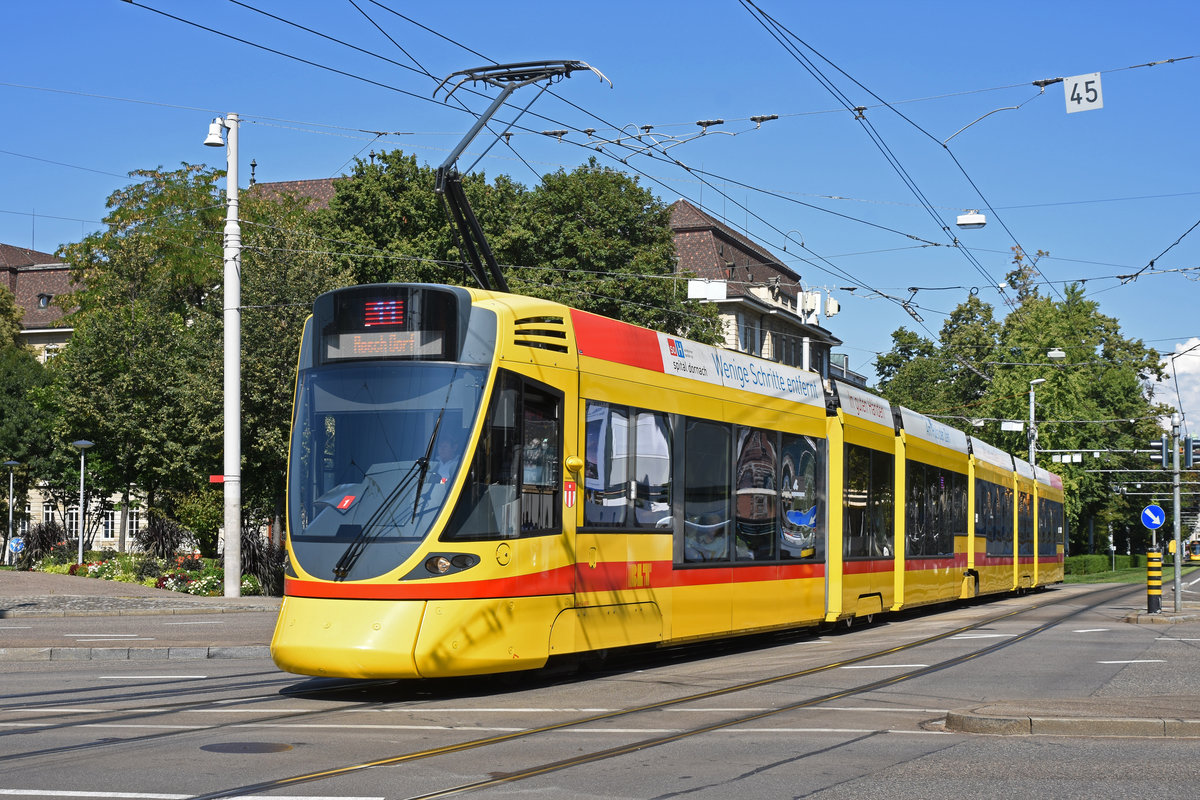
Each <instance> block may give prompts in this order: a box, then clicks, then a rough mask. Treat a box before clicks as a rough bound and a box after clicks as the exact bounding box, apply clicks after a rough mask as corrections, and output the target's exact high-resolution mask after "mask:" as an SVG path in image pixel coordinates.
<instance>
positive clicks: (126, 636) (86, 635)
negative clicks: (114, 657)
mask: <svg viewBox="0 0 1200 800" xmlns="http://www.w3.org/2000/svg"><path fill="white" fill-rule="evenodd" d="M63 636H68V637H74V638H76V639H79V638H84V639H92V638H95V637H97V636H109V637H112V638H114V639H132V638H134V637H135V636H137V634H136V633H64V634H63Z"/></svg>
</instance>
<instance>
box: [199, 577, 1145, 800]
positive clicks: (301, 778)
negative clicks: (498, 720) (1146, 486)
mask: <svg viewBox="0 0 1200 800" xmlns="http://www.w3.org/2000/svg"><path fill="white" fill-rule="evenodd" d="M1131 591H1132V590H1131V588H1130V587H1128V586H1118V587H1106V588H1104V589H1100V590H1096V591H1093V592H1091V593H1089V594H1088V595H1086V597H1085V598H1072V599H1086V602H1084V603H1081V604H1079V605H1078V606H1077V607H1073V608H1071V609H1070V610H1068V611H1066V612H1064V613H1062V614H1058V615H1056V616H1055V617H1054V618H1052V619H1050V620H1049V621H1047V622H1044V623H1041V624H1039V625H1037V626H1035V627H1033V628H1030V629H1029V630H1027V631H1025V632H1024V633H1021V634H1015V635H1013V636H1010V637H1006V638H1005V639H1004V640H1002V641H997V642H994V643H991V644H988V645H986V646H983V647H979V648H977V649H974V650H972V651H970V652H968V653H963V654H961V655H958V656H955V657H953V658H949V659H943V660H941V661H939V662H938V663H936V664H931V665H928V666H923V667H919V668H913V669H909V670H906V671H904V672H902V673H900V674H897V675H892V676H889V677H887V678H883V679H879V680H875V681H869V682H864V683H861V684H857V685H855V686H852V687H848V688H845V689H839V690H836V691H832V692H827V693H824V694H821V695H818V696H815V697H810V698H807V699H804V700H799V701H796V702H792V703H787V704H785V705H782V706H778V707H775V708H771V709H766V710H761V711H755V712H752V713H742V714H735V715H733V716H730V717H728V718H726V719H723V720H719V721H716V722H712V723H707V724H704V725H697V726H692V727H689V728H686V729H681V730H679V731H674V732H670V733H665V734H660V735H656V736H651V737H647V738H644V739H640V740H638V741H634V742H630V743H627V744H624V745H618V746H615V747H607V748H601V749H596V750H592V751H590V752H584V753H580V754H578V755H575V756H571V757H568V758H565V759H560V760H555V761H547V762H544V763H541V764H535V765H532V766H529V767H525V768H521V769H517V770H513V771H510V772H506V773H503V774H498V775H491V776H489V777H487V778H484V779H481V780H477V781H472V782H468V783H462V784H459V785H456V786H452V787H448V788H444V789H439V790H436V791H433V792H428V793H423V794H418V795H413V796H411V797H409V798H407V800H432V798H440V797H450V796H454V795H459V794H466V793H469V792H474V791H478V790H482V789H485V788H489V787H495V786H500V785H504V784H512V783H516V782H519V781H522V780H528V779H531V778H535V777H538V776H541V775H546V774H549V773H552V772H557V771H561V770H566V769H571V768H573V767H578V766H583V765H587V764H594V763H597V762H600V761H604V760H607V759H612V758H618V757H621V756H624V755H629V754H632V753H636V752H639V751H642V750H647V749H650V748H654V747H659V746H662V745H666V744H670V743H672V742H678V741H680V740H683V739H688V738H691V737H694V736H700V735H703V734H706V733H712V732H715V731H719V730H724V729H727V728H732V727H735V726H738V725H744V724H747V723H752V722H756V721H760V720H765V719H769V718H771V717H775V716H778V715H781V714H786V713H790V712H794V711H798V710H802V709H806V708H812V707H815V706H820V705H822V704H825V703H829V702H832V701H835V700H841V699H845V698H848V697H853V696H856V695H861V694H866V693H869V692H872V691H876V690H879V689H883V688H887V687H889V686H894V685H896V684H900V683H904V682H906V681H910V680H913V679H916V678H920V677H923V676H926V675H929V674H932V673H935V672H939V671H941V670H945V669H949V668H951V667H955V666H959V665H961V664H965V663H967V662H969V661H972V660H975V659H978V658H981V657H983V656H986V655H989V654H992V653H995V652H997V651H999V650H1002V649H1004V648H1007V647H1010V646H1012V645H1014V644H1016V643H1018V642H1021V641H1024V640H1025V639H1028V638H1030V637H1032V636H1036V635H1037V634H1039V633H1041V632H1043V631H1045V630H1047V629H1049V628H1052V627H1054V626H1056V625H1059V624H1061V623H1063V622H1065V621H1067V620H1069V619H1071V618H1073V617H1075V616H1078V615H1080V614H1082V613H1085V612H1087V611H1089V610H1091V609H1093V608H1096V607H1097V606H1100V605H1103V604H1105V603H1107V602H1110V601H1111V600H1112V599H1113V598H1115V597H1119V596H1121V595H1123V594H1128V593H1130V592H1131ZM1057 603H1058V601H1054V600H1052V601H1051V602H1043V603H1034V604H1031V605H1029V606H1025V607H1022V608H1018V609H1013V610H1009V611H1005V612H1003V613H998V614H994V615H990V616H988V617H986V618H984V619H981V620H978V621H976V622H973V623H971V624H969V625H963V626H959V627H957V628H954V629H952V630H948V631H943V632H940V633H937V634H933V635H930V636H925V637H922V638H920V639H916V640H913V641H911V642H905V643H903V644H899V645H895V646H892V647H887V648H882V649H879V650H875V651H873V652H869V653H863V654H860V655H856V656H852V657H850V658H845V659H839V660H836V661H830V662H827V663H824V664H820V665H816V666H812V667H806V668H804V669H800V670H795V671H790V672H787V673H783V674H779V675H772V676H768V677H764V678H757V679H754V680H750V681H743V682H740V683H736V684H731V685H729V686H723V687H720V688H716V689H709V690H705V691H702V692H695V693H691V694H688V695H683V696H679V697H674V698H669V699H666V700H661V701H656V702H653V703H646V704H642V705H638V706H633V707H629V708H624V709H619V710H615V711H604V712H600V713H595V714H588V715H584V716H580V717H576V718H573V719H570V720H563V721H560V722H555V723H551V724H547V725H540V726H536V727H531V728H525V729H522V730H520V731H513V732H508V733H503V734H498V735H495V736H486V737H480V738H476V739H471V740H468V741H464V742H459V743H455V744H450V745H443V746H439V747H433V748H428V749H425V750H419V751H413V752H410V753H402V754H398V755H394V756H386V757H383V758H374V759H368V760H364V761H362V762H359V763H356V764H347V765H344V766H341V767H335V768H328V769H322V770H316V771H313V772H309V773H304V774H298V775H293V776H289V777H286V778H279V779H272V780H266V781H260V782H255V783H250V784H245V785H241V786H237V787H232V788H229V789H224V790H221V791H216V792H208V793H204V794H198V795H194V796H193V797H192V798H191V800H217V799H218V798H226V797H237V796H241V795H248V794H255V795H258V794H262V793H264V792H269V791H274V790H280V789H285V788H289V787H295V786H298V785H302V784H308V783H317V782H321V781H327V780H332V779H335V778H339V777H345V776H349V775H352V774H354V773H358V772H362V771H365V770H370V769H377V768H380V767H393V766H398V765H401V764H405V763H410V762H414V761H418V760H424V759H430V758H436V757H440V756H447V755H451V754H455V753H462V752H466V751H470V750H476V749H481V748H487V747H491V746H496V745H501V744H506V743H512V742H515V741H519V740H521V739H525V738H530V737H535V736H541V735H544V734H547V733H551V732H554V731H562V730H566V729H570V728H577V727H582V726H586V725H590V724H594V723H598V722H604V721H608V720H614V719H619V718H623V717H629V716H633V715H637V714H645V713H648V712H652V711H659V710H662V709H667V708H671V707H675V706H683V705H685V704H688V703H694V702H697V701H701V700H708V699H712V698H716V697H723V696H727V695H731V694H735V693H738V692H745V691H750V690H753V689H759V688H763V687H767V686H771V685H773V684H778V683H783V682H785V681H794V680H797V679H800V678H804V677H808V676H811V675H816V674H820V673H823V672H828V671H830V670H835V669H840V668H844V667H847V666H853V665H857V664H861V663H862V662H866V661H871V660H874V659H878V658H882V657H885V656H888V655H892V654H895V653H901V652H905V651H911V650H914V649H917V648H920V647H923V646H926V645H930V644H933V643H936V642H940V641H943V640H945V639H949V638H951V637H954V636H959V635H962V634H965V633H969V632H971V631H974V630H977V629H980V628H984V627H987V626H990V625H993V624H995V623H997V622H1001V621H1003V620H1008V619H1012V618H1015V617H1019V616H1022V615H1025V614H1028V613H1031V612H1033V611H1036V610H1039V609H1045V608H1047V607H1051V606H1053V605H1056V604H1057Z"/></svg>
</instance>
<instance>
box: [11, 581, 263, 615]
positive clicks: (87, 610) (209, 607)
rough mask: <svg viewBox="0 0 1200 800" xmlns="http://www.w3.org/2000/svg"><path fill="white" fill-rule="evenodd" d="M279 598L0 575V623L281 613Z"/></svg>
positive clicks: (116, 583) (128, 584)
mask: <svg viewBox="0 0 1200 800" xmlns="http://www.w3.org/2000/svg"><path fill="white" fill-rule="evenodd" d="M279 602H280V598H278V597H197V596H195V595H190V594H184V593H183V592H172V591H169V590H167V589H154V588H151V587H148V586H141V585H139V584H136V583H120V582H118V581H105V580H100V579H98V578H81V577H77V576H74V575H55V574H52V573H47V572H20V571H17V570H0V619H12V618H15V617H28V616H39V617H47V616H51V617H76V616H78V617H87V616H123V615H127V614H212V613H224V612H232V611H278V610H279Z"/></svg>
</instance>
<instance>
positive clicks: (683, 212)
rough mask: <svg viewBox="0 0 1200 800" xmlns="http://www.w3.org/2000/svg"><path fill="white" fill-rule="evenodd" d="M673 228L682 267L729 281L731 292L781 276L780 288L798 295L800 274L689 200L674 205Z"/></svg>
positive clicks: (730, 293) (701, 274)
mask: <svg viewBox="0 0 1200 800" xmlns="http://www.w3.org/2000/svg"><path fill="white" fill-rule="evenodd" d="M671 230H673V231H674V232H675V251H676V253H677V254H678V256H679V268H680V269H682V270H687V271H690V272H694V273H696V275H697V277H700V278H709V279H711V280H727V281H729V287H728V291H729V295H730V296H731V297H734V296H743V295H745V294H747V292H746V289H745V287H746V285H747V284H751V283H753V284H760V285H761V284H764V283H768V282H770V281H771V280H772V279H774V278H779V280H780V291H781V292H783V293H784V294H787V295H789V296H793V297H794V296H795V295H796V293H797V292H798V291H799V289H800V274H799V273H798V272H796V271H795V270H793V269H792V268H791V267H789V266H787V265H786V264H784V263H783V262H781V261H780V260H779V259H778V258H776V257H775V255H774V254H773V253H771V252H770V251H769V250H767V249H766V248H765V247H762V246H761V245H759V244H757V243H755V242H753V241H751V240H750V239H748V238H746V237H745V236H743V235H742V234H740V233H738V232H737V231H735V230H734V229H733V228H731V227H729V226H728V225H726V224H725V223H723V222H721V221H720V220H718V219H717V218H715V217H713V216H711V215H709V214H706V213H705V212H703V211H701V210H700V209H699V208H697V207H696V206H694V205H692V204H691V203H689V202H688V201H687V200H677V201H675V202H674V203H673V204H672V205H671Z"/></svg>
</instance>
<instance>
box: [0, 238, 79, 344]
mask: <svg viewBox="0 0 1200 800" xmlns="http://www.w3.org/2000/svg"><path fill="white" fill-rule="evenodd" d="M0 285H3V286H4V287H5V288H7V289H8V290H9V291H10V292H12V293H13V295H14V296H15V297H16V303H17V307H18V308H20V309H21V310H22V311H23V312H24V313H23V315H22V316H21V340H22V341H23V342H24V343H25V344H27V345H29V346H30V347H32V348H33V349H34V351H35V352H36V353H37V354H38V358H39V359H40V360H41V361H43V362H44V361H45V360H46V358H47V357H48V356H50V355H53V354H54V352H55V351H57V350H58V348H60V347H62V345H64V344H66V342H67V340H68V339H70V338H71V332H72V329H71V328H66V327H62V326H60V325H59V321H60V320H61V319H62V317H63V311H62V309H61V308H59V307H58V306H56V305H54V303H53V300H54V298H55V297H58V296H59V295H63V294H67V293H68V292H70V291H71V289H72V285H71V270H70V267H68V266H67V265H66V264H64V263H63V262H62V261H59V260H58V259H57V258H55V257H54V256H53V255H51V254H50V253H41V252H38V251H37V250H30V249H28V248H25V247H16V246H14V245H10V244H0Z"/></svg>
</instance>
